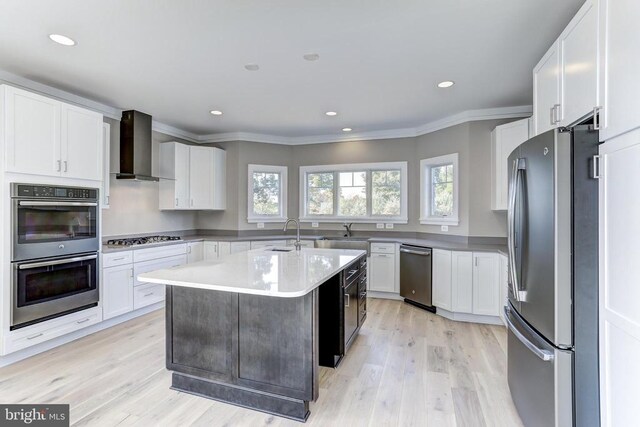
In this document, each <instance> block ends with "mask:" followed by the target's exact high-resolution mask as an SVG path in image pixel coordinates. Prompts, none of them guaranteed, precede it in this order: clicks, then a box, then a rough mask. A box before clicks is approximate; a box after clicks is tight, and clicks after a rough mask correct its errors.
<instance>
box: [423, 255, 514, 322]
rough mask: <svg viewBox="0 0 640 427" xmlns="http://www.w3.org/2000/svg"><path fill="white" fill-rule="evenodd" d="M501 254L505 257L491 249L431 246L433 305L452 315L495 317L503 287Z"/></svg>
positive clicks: (499, 305) (498, 310)
mask: <svg viewBox="0 0 640 427" xmlns="http://www.w3.org/2000/svg"><path fill="white" fill-rule="evenodd" d="M501 257H502V258H505V257H503V256H502V255H499V254H497V253H493V252H466V251H447V250H442V249H434V251H433V276H432V281H433V282H432V283H433V286H432V289H433V298H432V301H433V305H434V306H436V307H438V308H440V309H442V310H446V311H447V312H451V313H453V314H456V313H459V314H469V315H478V316H494V317H498V316H499V315H500V307H501V302H502V300H501V295H503V294H502V292H503V291H502V290H503V288H504V287H505V286H506V284H504V283H503V281H502V280H503V279H504V280H506V278H505V275H503V274H501V273H500V271H501V270H500V266H501ZM505 262H506V261H505ZM505 268H506V267H505ZM464 320H469V319H468V318H467V319H464Z"/></svg>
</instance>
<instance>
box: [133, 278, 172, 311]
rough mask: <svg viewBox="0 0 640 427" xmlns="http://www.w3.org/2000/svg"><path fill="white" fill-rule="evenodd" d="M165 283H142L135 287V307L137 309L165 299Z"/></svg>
mask: <svg viewBox="0 0 640 427" xmlns="http://www.w3.org/2000/svg"><path fill="white" fill-rule="evenodd" d="M164 294H165V290H164V285H155V284H148V285H141V286H136V287H135V288H134V289H133V309H134V310H137V309H139V308H142V307H146V306H148V305H151V304H155V303H157V302H160V301H164Z"/></svg>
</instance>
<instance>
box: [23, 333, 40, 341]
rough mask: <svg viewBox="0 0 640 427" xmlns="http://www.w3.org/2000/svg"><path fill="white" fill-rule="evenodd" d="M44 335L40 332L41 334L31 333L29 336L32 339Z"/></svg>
mask: <svg viewBox="0 0 640 427" xmlns="http://www.w3.org/2000/svg"><path fill="white" fill-rule="evenodd" d="M42 335H43V333H42V332H40V333H39V334H35V335H31V336H30V337H27V339H28V340H32V339H35V338H38V337H41V336H42Z"/></svg>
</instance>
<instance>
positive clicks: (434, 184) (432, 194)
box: [420, 153, 459, 225]
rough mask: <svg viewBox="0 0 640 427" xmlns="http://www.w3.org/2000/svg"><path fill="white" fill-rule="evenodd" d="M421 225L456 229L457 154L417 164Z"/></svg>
mask: <svg viewBox="0 0 640 427" xmlns="http://www.w3.org/2000/svg"><path fill="white" fill-rule="evenodd" d="M420 197H421V201H420V205H421V209H420V223H421V224H435V225H438V224H442V225H458V222H459V221H458V153H455V154H448V155H446V156H440V157H434V158H432V159H425V160H421V161H420Z"/></svg>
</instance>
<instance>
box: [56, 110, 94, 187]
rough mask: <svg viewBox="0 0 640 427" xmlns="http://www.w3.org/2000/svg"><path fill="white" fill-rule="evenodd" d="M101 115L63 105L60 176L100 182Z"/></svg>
mask: <svg viewBox="0 0 640 427" xmlns="http://www.w3.org/2000/svg"><path fill="white" fill-rule="evenodd" d="M102 132H103V130H102V114H98V113H96V112H94V111H89V110H86V109H84V108H80V107H76V106H74V105H68V104H62V126H61V154H62V158H61V160H62V176H64V177H67V178H78V179H90V180H93V181H101V180H102V153H103V150H102V146H103V145H102V138H103V136H102Z"/></svg>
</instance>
